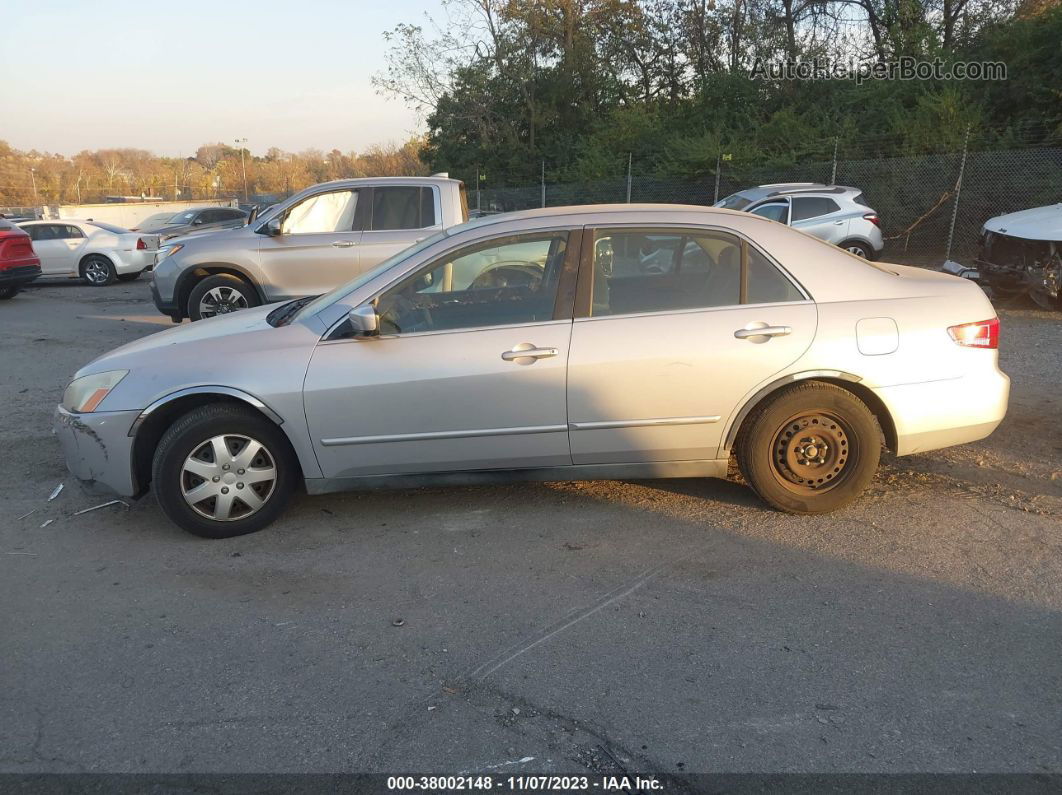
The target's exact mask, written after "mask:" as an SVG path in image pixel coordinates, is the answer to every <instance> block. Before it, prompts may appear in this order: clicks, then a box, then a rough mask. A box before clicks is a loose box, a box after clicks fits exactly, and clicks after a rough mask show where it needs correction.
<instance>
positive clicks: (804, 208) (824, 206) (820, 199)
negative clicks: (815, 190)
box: [792, 196, 841, 221]
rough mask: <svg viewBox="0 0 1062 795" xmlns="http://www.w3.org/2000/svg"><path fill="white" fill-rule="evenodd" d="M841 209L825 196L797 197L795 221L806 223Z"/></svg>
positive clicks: (794, 207) (794, 200)
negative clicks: (810, 219)
mask: <svg viewBox="0 0 1062 795" xmlns="http://www.w3.org/2000/svg"><path fill="white" fill-rule="evenodd" d="M840 209H841V208H840V207H839V206H838V204H837V202H835V201H834V200H833V199H827V198H826V197H825V196H797V197H795V198H794V199H793V218H792V220H793V221H806V220H807V219H809V218H818V217H819V216H820V215H829V214H830V213H835V212H837V211H838V210H840Z"/></svg>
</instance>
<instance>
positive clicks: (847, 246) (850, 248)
mask: <svg viewBox="0 0 1062 795" xmlns="http://www.w3.org/2000/svg"><path fill="white" fill-rule="evenodd" d="M841 248H843V249H844V250H845V251H847V252H848V253H850V254H855V255H856V256H857V257H862V258H863V259H871V260H872V259H874V250H873V249H872V248H871V247H870V246H868V245H867V244H866V243H862V242H860V241H858V240H846V241H844V242H843V243H841Z"/></svg>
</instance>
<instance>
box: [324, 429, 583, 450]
mask: <svg viewBox="0 0 1062 795" xmlns="http://www.w3.org/2000/svg"><path fill="white" fill-rule="evenodd" d="M567 430H568V426H567V425H528V426H524V427H516V428H478V429H475V430H467V431H428V432H427V433H388V434H381V435H379V436H344V437H339V438H335V439H322V440H321V444H322V445H323V446H325V447H338V446H340V445H346V444H380V443H385V442H426V441H432V440H435V439H471V438H475V437H477V436H519V435H522V434H529V433H562V432H566V431H567Z"/></svg>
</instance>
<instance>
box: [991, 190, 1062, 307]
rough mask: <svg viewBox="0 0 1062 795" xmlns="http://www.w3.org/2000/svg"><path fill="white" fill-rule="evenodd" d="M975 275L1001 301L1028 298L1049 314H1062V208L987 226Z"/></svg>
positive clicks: (1053, 207) (1021, 214) (994, 221)
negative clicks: (1061, 311)
mask: <svg viewBox="0 0 1062 795" xmlns="http://www.w3.org/2000/svg"><path fill="white" fill-rule="evenodd" d="M977 272H978V275H979V276H980V281H981V283H982V284H983V285H984V286H986V287H988V288H989V289H990V290H991V292H992V294H993V296H995V297H997V298H1002V299H1007V298H1014V297H1017V296H1019V295H1023V294H1026V293H1027V294H1028V295H1029V296H1030V297H1031V298H1032V299H1033V300H1034V301H1035V302H1036V303H1037V304H1039V305H1040V306H1042V307H1044V308H1045V309H1062V203H1059V204H1052V205H1048V206H1047V207H1034V208H1033V209H1031V210H1022V211H1021V212H1016V213H1008V214H1007V215H1000V216H996V217H995V218H992V219H990V220H989V221H987V222H986V223H985V225H984V227H982V229H981V251H980V256H979V257H978V258H977Z"/></svg>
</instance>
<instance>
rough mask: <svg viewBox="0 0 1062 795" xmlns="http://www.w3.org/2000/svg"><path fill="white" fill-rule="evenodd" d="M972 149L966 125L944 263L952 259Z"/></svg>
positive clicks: (968, 129)
mask: <svg viewBox="0 0 1062 795" xmlns="http://www.w3.org/2000/svg"><path fill="white" fill-rule="evenodd" d="M969 149H970V125H969V124H967V125H966V137H965V138H964V139H963V142H962V161H961V162H960V163H959V178H958V179H957V180H955V205H954V206H953V207H952V208H951V226H949V227H948V248H947V251H945V252H944V261H945V262H947V261H948V260H950V259H951V242H952V240H953V239H954V238H955V220H956V219H957V218H958V216H959V196H960V195H962V175H963V173H964V172H965V171H966V153H967V152H968V151H969Z"/></svg>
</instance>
